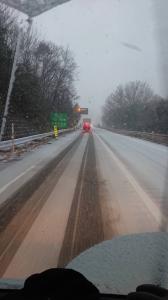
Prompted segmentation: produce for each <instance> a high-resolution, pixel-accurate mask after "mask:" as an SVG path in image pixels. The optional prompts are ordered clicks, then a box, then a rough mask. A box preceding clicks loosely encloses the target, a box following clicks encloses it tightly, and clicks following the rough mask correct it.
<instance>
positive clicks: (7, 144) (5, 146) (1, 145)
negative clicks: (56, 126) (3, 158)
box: [0, 128, 74, 150]
mask: <svg viewBox="0 0 168 300" xmlns="http://www.w3.org/2000/svg"><path fill="white" fill-rule="evenodd" d="M73 130H74V128H68V129H61V130H59V134H62V133H64V132H70V131H73ZM53 135H54V132H53V131H51V132H47V133H41V134H36V135H32V136H27V137H23V138H19V139H14V144H15V146H22V145H24V144H26V143H30V142H32V141H35V140H41V139H43V138H46V137H50V136H53ZM12 145H13V140H7V141H2V142H0V150H9V149H11V148H12Z"/></svg>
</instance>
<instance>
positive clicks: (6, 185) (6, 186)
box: [0, 166, 35, 194]
mask: <svg viewBox="0 0 168 300" xmlns="http://www.w3.org/2000/svg"><path fill="white" fill-rule="evenodd" d="M34 168H35V166H31V167H30V168H28V169H27V170H26V171H24V172H22V173H21V174H20V175H18V176H17V177H15V178H14V179H13V180H11V181H10V182H8V183H7V184H5V185H4V186H3V187H2V188H1V189H0V194H2V193H3V192H4V191H5V190H6V189H7V188H8V187H9V186H10V185H11V184H13V183H15V182H16V181H17V180H18V179H20V178H21V177H22V176H24V175H25V174H26V173H28V172H29V171H31V170H32V169H34Z"/></svg>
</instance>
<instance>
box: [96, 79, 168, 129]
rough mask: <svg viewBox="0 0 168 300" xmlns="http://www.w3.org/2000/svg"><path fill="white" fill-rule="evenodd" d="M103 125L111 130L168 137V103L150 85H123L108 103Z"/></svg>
mask: <svg viewBox="0 0 168 300" xmlns="http://www.w3.org/2000/svg"><path fill="white" fill-rule="evenodd" d="M102 124H103V126H105V127H108V128H115V129H125V130H132V131H140V132H155V133H162V134H168V99H164V98H162V97H160V96H158V95H156V94H155V93H154V92H153V90H152V89H151V88H150V87H149V85H148V84H147V83H146V82H141V81H134V82H128V83H127V84H126V85H119V86H118V87H117V88H116V90H114V91H113V92H112V93H111V94H110V95H109V96H108V98H107V99H106V102H105V105H104V107H103V114H102Z"/></svg>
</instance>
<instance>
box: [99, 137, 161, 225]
mask: <svg viewBox="0 0 168 300" xmlns="http://www.w3.org/2000/svg"><path fill="white" fill-rule="evenodd" d="M95 135H96V137H97V138H98V139H99V141H100V142H101V143H102V144H103V146H104V148H105V149H106V150H107V152H108V153H109V155H110V156H111V158H112V159H113V160H114V161H115V163H116V164H117V165H118V167H119V168H120V170H121V171H122V172H123V173H124V175H125V176H126V178H127V179H128V180H129V182H130V183H131V185H132V186H133V188H134V189H135V191H136V192H137V193H138V195H139V196H140V197H141V199H142V201H143V202H144V204H145V206H146V207H147V208H148V209H149V211H150V213H151V214H152V215H153V217H154V218H155V220H156V221H157V222H158V223H159V224H161V219H162V218H163V216H162V214H161V211H160V210H159V208H158V207H157V206H156V204H155V203H154V202H153V200H152V199H151V198H150V197H149V195H148V194H147V193H146V192H145V191H144V190H143V189H142V187H141V186H140V185H139V183H138V182H137V181H136V180H135V178H134V177H133V176H132V174H131V173H130V172H129V171H128V169H127V168H126V166H125V165H124V164H123V163H122V162H121V161H120V160H119V159H118V158H117V156H116V155H115V154H114V153H113V151H112V150H111V149H110V148H109V147H108V146H107V145H106V143H105V142H104V141H103V140H102V139H101V137H99V136H98V135H97V134H95Z"/></svg>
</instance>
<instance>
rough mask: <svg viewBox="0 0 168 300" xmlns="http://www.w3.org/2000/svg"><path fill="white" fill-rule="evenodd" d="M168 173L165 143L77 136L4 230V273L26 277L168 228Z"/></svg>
mask: <svg viewBox="0 0 168 300" xmlns="http://www.w3.org/2000/svg"><path fill="white" fill-rule="evenodd" d="M49 146H50V145H47V146H46V149H48V148H49ZM36 151H38V149H37V150H36ZM44 152H45V146H44V148H43V153H44ZM47 155H48V153H47V151H46V157H47ZM35 156H38V153H37V152H35ZM26 167H28V165H26ZM166 173H167V147H165V146H162V145H158V144H154V143H150V142H147V141H143V140H139V139H136V138H131V137H128V136H123V135H119V134H115V133H112V132H110V131H107V130H103V129H93V132H92V133H89V134H88V133H86V134H81V135H79V136H78V137H77V141H76V142H74V143H73V145H72V147H70V149H69V150H68V151H67V152H66V153H65V154H64V155H63V156H62V157H61V158H60V160H59V161H58V163H57V164H56V165H55V167H54V168H52V170H51V172H50V173H49V174H48V175H47V177H46V178H44V181H43V182H42V183H41V184H40V186H39V187H38V188H37V190H36V191H35V192H34V193H33V194H32V195H31V196H30V198H29V199H28V200H27V201H26V202H25V204H24V205H22V206H21V208H20V209H19V210H17V211H16V214H14V215H13V216H12V218H10V219H9V221H8V224H7V226H6V227H5V228H4V230H1V233H0V267H1V268H0V270H1V276H2V277H6V278H24V277H26V276H28V275H30V274H31V273H34V272H39V271H42V270H44V269H46V268H50V267H56V266H65V265H66V264H67V263H68V262H69V261H70V260H71V259H72V258H73V257H75V256H76V255H78V254H79V253H81V252H82V251H84V250H85V249H87V248H89V247H91V246H93V245H95V244H97V243H99V242H101V241H103V240H107V239H111V238H113V237H114V236H116V235H123V234H129V233H140V232H148V231H158V230H160V228H161V226H162V227H163V224H164V229H166V222H163V221H165V216H163V214H162V210H163V204H165V202H166V201H165V199H167V198H166V196H167V195H166V188H165V187H166V186H165V181H166ZM23 201H24V199H23ZM13 205H14V204H13ZM165 207H166V206H165ZM13 209H15V207H13ZM164 215H165V208H164Z"/></svg>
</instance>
